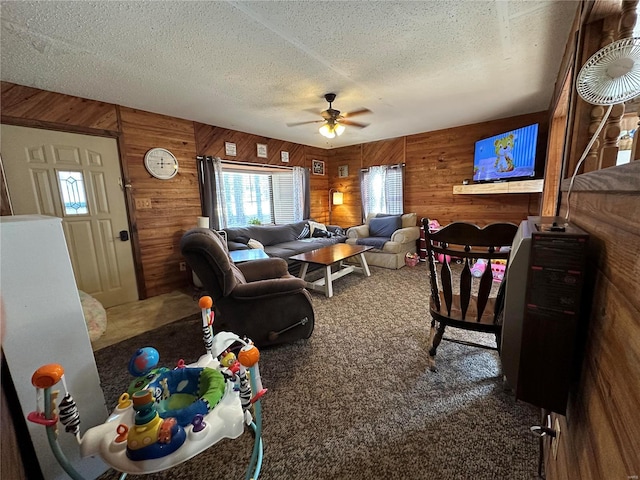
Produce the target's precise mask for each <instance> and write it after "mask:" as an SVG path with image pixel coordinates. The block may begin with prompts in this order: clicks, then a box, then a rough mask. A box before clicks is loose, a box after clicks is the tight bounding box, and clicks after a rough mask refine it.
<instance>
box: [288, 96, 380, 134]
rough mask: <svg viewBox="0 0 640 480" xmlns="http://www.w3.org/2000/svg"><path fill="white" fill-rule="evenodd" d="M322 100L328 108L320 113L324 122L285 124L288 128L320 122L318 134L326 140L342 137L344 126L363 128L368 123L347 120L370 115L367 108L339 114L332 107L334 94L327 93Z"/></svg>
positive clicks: (338, 111) (312, 121)
mask: <svg viewBox="0 0 640 480" xmlns="http://www.w3.org/2000/svg"><path fill="white" fill-rule="evenodd" d="M324 99H325V100H326V101H327V102H328V103H329V108H327V109H326V110H323V111H322V112H320V115H322V118H323V119H324V120H311V121H308V122H296V123H287V126H288V127H296V126H298V125H306V124H309V123H319V122H322V126H321V127H320V133H321V134H322V135H323V136H325V137H327V138H335V137H336V136H340V135H342V133H343V132H344V130H345V125H349V126H351V127H357V128H364V127H366V126H367V125H369V124H368V123H358V122H353V121H351V120H349V118H351V117H355V116H356V115H363V114H365V113H371V110H369V109H368V108H362V109H360V110H356V111H353V112H349V113H344V114H341V113H340V110H336V109H334V108H333V107H332V105H331V104H332V103H333V101H334V100H335V99H336V94H335V93H327V94H325V96H324Z"/></svg>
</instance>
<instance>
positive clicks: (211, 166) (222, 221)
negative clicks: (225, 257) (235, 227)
mask: <svg viewBox="0 0 640 480" xmlns="http://www.w3.org/2000/svg"><path fill="white" fill-rule="evenodd" d="M196 160H197V161H198V180H199V185H200V204H201V206H202V216H203V217H209V228H212V229H214V230H221V229H223V228H225V227H226V226H227V214H226V209H225V206H224V191H223V187H222V162H221V161H220V159H219V158H217V157H216V158H214V157H197V158H196Z"/></svg>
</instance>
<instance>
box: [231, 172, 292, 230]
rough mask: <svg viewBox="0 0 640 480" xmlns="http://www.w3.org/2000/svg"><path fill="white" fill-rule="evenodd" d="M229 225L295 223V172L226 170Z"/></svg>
mask: <svg viewBox="0 0 640 480" xmlns="http://www.w3.org/2000/svg"><path fill="white" fill-rule="evenodd" d="M222 181H223V187H224V199H225V202H224V203H225V209H226V214H227V225H228V226H229V227H240V226H245V225H249V224H250V223H260V224H269V223H290V222H293V174H292V172H291V171H288V170H287V171H282V172H280V171H272V170H265V169H251V168H237V167H227V166H226V165H225V166H223V168H222Z"/></svg>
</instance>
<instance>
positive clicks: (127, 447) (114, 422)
mask: <svg viewBox="0 0 640 480" xmlns="http://www.w3.org/2000/svg"><path fill="white" fill-rule="evenodd" d="M199 306H200V308H201V311H202V327H203V333H204V335H203V339H204V343H205V349H206V352H207V353H206V354H204V355H202V356H201V357H200V358H199V359H198V361H197V362H195V363H193V364H190V365H185V363H184V362H183V361H180V362H178V365H177V366H176V368H174V369H169V368H167V367H158V363H159V354H158V352H157V350H155V349H154V348H153V347H144V348H140V349H138V350H137V351H136V352H135V353H134V354H133V356H132V357H131V359H130V361H129V366H128V369H129V373H131V374H132V375H133V376H134V377H135V379H134V380H133V381H132V382H131V383H130V385H129V387H128V389H127V391H126V392H125V393H123V394H122V395H121V396H120V398H119V401H118V405H117V407H116V408H115V410H114V411H113V412H112V414H111V415H110V416H109V418H108V419H107V420H106V421H105V422H104V423H103V424H101V425H97V426H95V427H93V428H90V429H88V430H87V431H86V432H85V434H84V435H83V436H82V437H81V436H80V416H79V413H78V409H77V407H76V404H75V401H74V400H73V398H72V397H71V395H70V394H69V392H68V391H67V386H66V384H65V381H64V369H63V368H62V366H60V365H58V364H49V365H44V366H42V367H40V368H39V369H38V370H36V372H35V373H34V374H33V377H32V379H31V382H32V384H33V385H34V386H35V387H36V393H37V404H38V410H37V411H35V412H31V413H30V414H29V415H28V416H27V419H28V420H29V421H31V422H35V423H38V424H41V425H43V426H45V427H46V431H47V438H48V440H49V445H50V446H51V449H52V451H53V453H54V455H55V457H56V459H57V460H58V462H59V463H60V465H61V466H62V467H63V469H64V470H65V471H66V472H67V473H68V474H69V476H70V477H71V478H73V479H74V480H76V479H82V476H81V475H80V474H79V473H78V472H77V471H76V470H75V468H74V467H73V465H71V463H70V462H69V461H68V460H67V458H66V456H65V455H64V453H63V452H62V450H61V448H60V445H59V444H58V441H57V429H56V426H57V422H58V420H60V422H61V423H62V424H63V425H65V430H66V431H67V432H69V433H72V434H73V435H75V436H76V439H77V441H78V444H79V445H80V452H81V454H82V456H90V455H99V456H100V457H101V458H102V459H103V460H104V462H105V463H107V464H108V465H110V466H111V467H113V468H114V469H116V470H119V471H121V472H124V473H123V476H121V477H120V478H124V477H125V476H126V474H127V473H131V474H143V473H153V472H158V471H162V470H166V469H168V468H171V467H173V466H176V465H178V464H180V463H182V462H184V461H186V460H189V459H190V458H192V457H194V456H195V455H197V454H199V453H201V452H202V451H204V450H206V449H207V448H209V447H210V446H212V445H214V444H215V443H217V442H219V441H220V440H222V439H224V438H231V439H233V438H237V437H239V436H240V435H241V434H242V433H243V432H244V430H245V425H248V426H249V427H250V428H251V429H252V431H253V432H254V437H255V438H254V447H253V452H252V455H251V459H250V461H249V466H248V467H247V471H246V476H245V479H246V480H249V479H257V478H258V476H259V474H260V469H261V467H262V455H263V444H262V414H261V407H260V400H261V398H262V396H263V395H264V394H265V393H266V391H267V390H266V389H265V388H263V386H262V382H261V380H260V371H259V369H258V361H259V359H260V352H259V351H258V349H257V348H256V347H255V346H254V345H253V344H252V342H251V341H250V340H247V339H241V338H240V337H238V336H237V335H236V334H234V333H230V332H219V333H218V334H216V335H215V336H214V335H213V334H212V325H213V312H212V311H211V307H212V306H213V302H212V300H211V298H210V297H202V299H201V300H200V302H199ZM234 344H240V345H241V348H240V351H239V352H238V355H237V358H236V355H235V354H234V353H233V352H232V350H231V348H230V347H232V346H233V345H234ZM60 382H61V383H62V387H63V389H64V391H65V395H64V398H63V400H62V401H61V402H60V405H59V412H57V411H56V397H57V395H58V392H53V391H52V388H53V387H54V386H55V385H57V384H58V383H60ZM42 392H44V398H42ZM41 403H42V405H43V407H44V408H41V407H40V404H41ZM252 413H253V414H252Z"/></svg>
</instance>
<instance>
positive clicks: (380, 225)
mask: <svg viewBox="0 0 640 480" xmlns="http://www.w3.org/2000/svg"><path fill="white" fill-rule="evenodd" d="M401 225H402V220H401V218H400V215H389V216H384V217H375V218H372V219H371V221H370V222H369V236H370V237H385V238H391V235H393V232H395V231H396V230H398V229H399V228H400V227H401Z"/></svg>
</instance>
